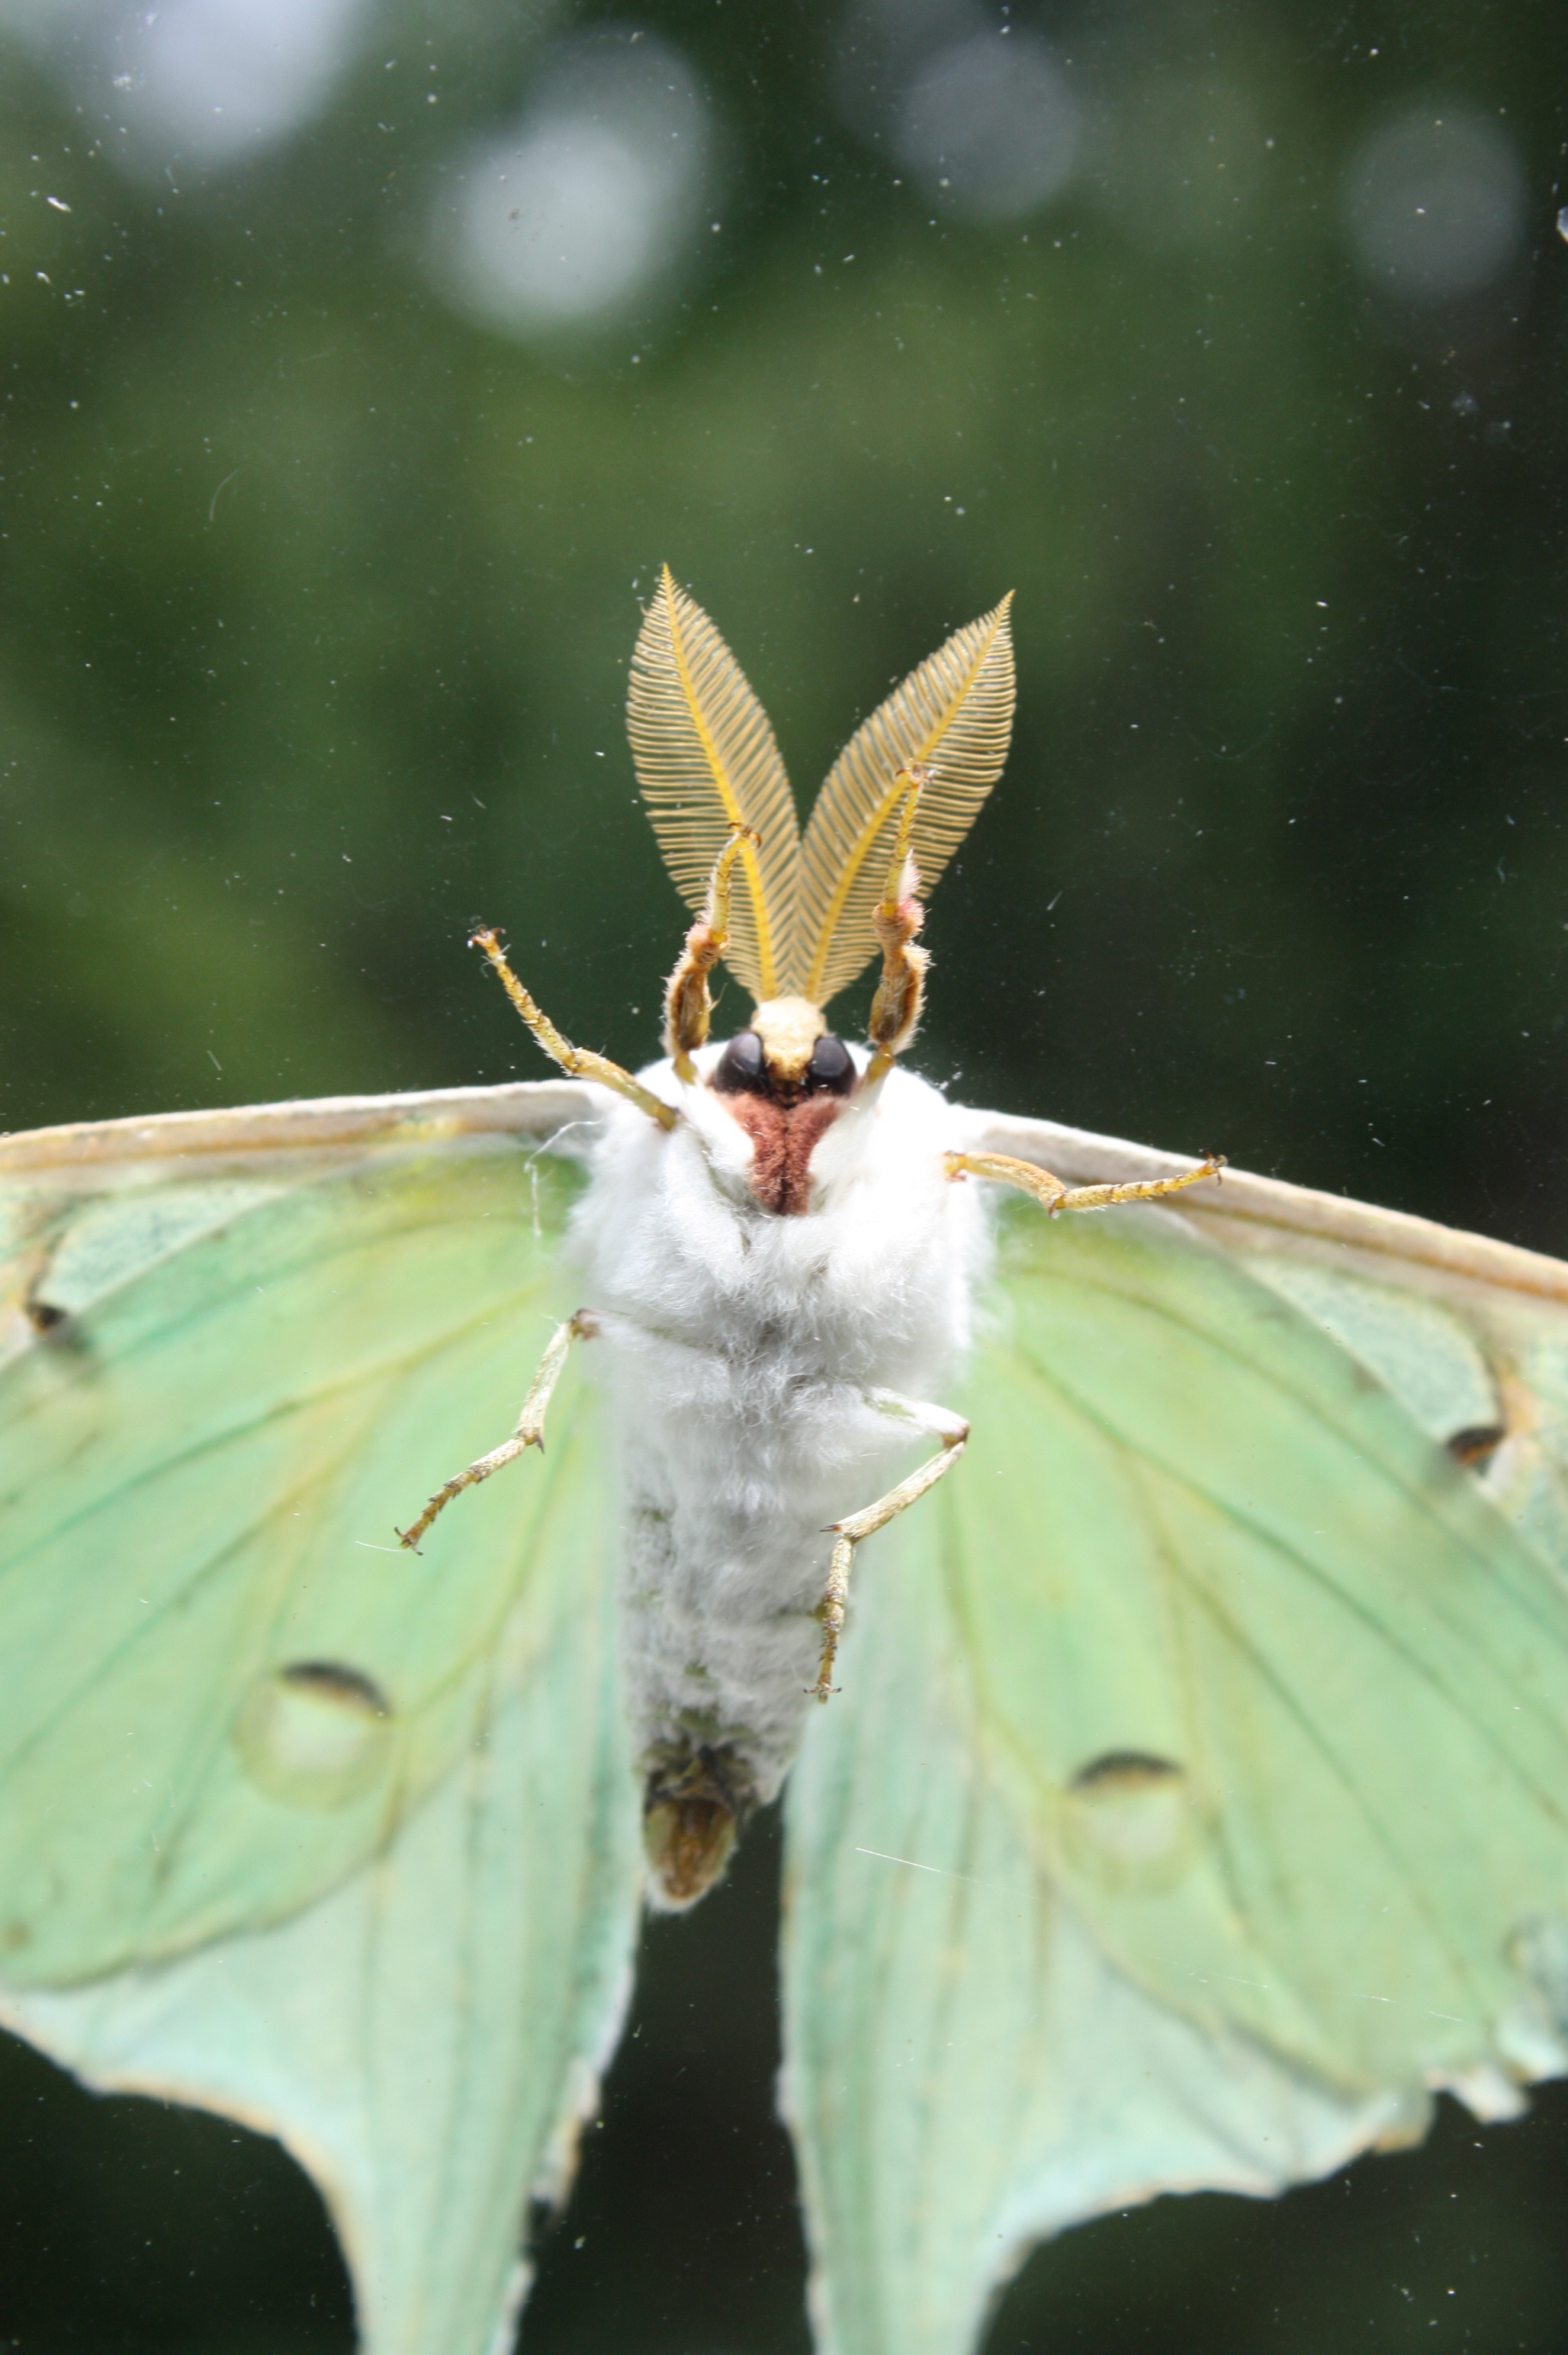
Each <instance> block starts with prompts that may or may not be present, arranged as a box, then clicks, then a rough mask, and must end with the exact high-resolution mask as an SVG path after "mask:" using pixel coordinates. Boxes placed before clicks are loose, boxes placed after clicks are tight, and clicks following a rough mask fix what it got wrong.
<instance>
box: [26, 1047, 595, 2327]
mask: <svg viewBox="0 0 1568 2355" xmlns="http://www.w3.org/2000/svg"><path fill="white" fill-rule="evenodd" d="M517 1093H518V1095H519V1096H522V1095H524V1094H525V1093H526V1092H522V1091H519V1092H517ZM559 1096H560V1091H553V1090H552V1091H546V1090H540V1091H539V1097H540V1098H541V1099H544V1098H546V1097H548V1098H549V1103H545V1104H542V1105H541V1107H540V1108H539V1110H540V1117H539V1120H538V1121H537V1122H535V1123H534V1124H535V1125H537V1126H539V1127H540V1128H548V1127H553V1126H554V1125H556V1124H557V1120H558V1118H559V1109H560V1108H559V1105H558V1104H557V1103H556V1099H557V1098H558V1097H559ZM306 1109H307V1111H308V1110H309V1109H310V1108H306ZM325 1109H327V1110H331V1109H333V1108H331V1107H328V1108H325ZM545 1112H549V1113H550V1114H552V1115H554V1116H552V1117H551V1118H549V1120H548V1122H547V1121H546V1120H545V1119H544V1118H543V1114H544V1113H545ZM230 1117H231V1118H232V1119H233V1121H234V1122H235V1124H237V1128H238V1129H241V1130H243V1132H244V1133H243V1135H242V1136H241V1137H240V1143H241V1144H243V1143H245V1142H247V1141H253V1138H252V1136H251V1130H252V1128H253V1125H254V1121H253V1116H248V1115H243V1114H236V1115H232V1116H230ZM530 1117H531V1114H530V1110H529V1107H528V1105H527V1104H526V1103H525V1104H524V1105H523V1107H522V1111H521V1113H520V1114H519V1115H518V1117H517V1120H516V1122H515V1125H516V1126H517V1127H519V1128H524V1127H527V1126H528V1124H529V1120H530ZM451 1125H453V1127H455V1126H456V1125H457V1124H455V1123H453V1124H451ZM96 1134H98V1135H103V1134H104V1133H103V1132H98V1133H96ZM90 1135H91V1133H90ZM21 1142H22V1143H23V1144H27V1142H28V1141H27V1140H22V1141H21ZM290 1142H291V1143H292V1142H293V1141H292V1140H290ZM214 1157H215V1156H213V1155H212V1154H211V1153H210V1152H208V1154H206V1155H205V1156H197V1155H195V1154H192V1155H190V1156H188V1157H187V1159H185V1160H182V1157H181V1156H179V1155H178V1154H177V1153H173V1152H171V1153H169V1154H166V1155H162V1154H158V1155H154V1156H148V1157H147V1158H145V1159H143V1160H140V1161H139V1160H137V1159H136V1158H135V1157H134V1156H133V1157H132V1158H130V1159H128V1160H127V1161H126V1162H125V1163H124V1164H123V1165H116V1164H115V1163H114V1162H113V1160H112V1156H110V1157H106V1159H105V1161H104V1162H103V1163H102V1164H101V1165H100V1164H98V1163H93V1162H89V1163H88V1164H87V1165H86V1166H85V1167H83V1166H77V1165H74V1164H72V1163H71V1162H70V1160H69V1156H63V1158H62V1166H61V1167H59V1168H58V1169H57V1168H54V1167H50V1166H49V1165H48V1160H47V1159H46V1160H45V1161H44V1162H43V1164H42V1165H41V1166H39V1167H33V1168H27V1169H23V1170H19V1171H16V1173H15V1174H14V1175H12V1176H11V1177H8V1178H6V1179H5V1184H4V1192H3V1194H0V1206H3V1209H4V1213H5V1218H6V1220H7V1222H8V1224H7V1227H6V1230H5V1252H6V1256H5V1258H4V1259H3V1260H0V1303H3V1304H4V1314H5V1316H6V1319H7V1323H6V1327H5V1346H6V1352H7V1354H6V1358H5V1365H4V1370H3V1372H0V1532H3V1536H0V1629H3V1631H4V1642H3V1644H0V1677H3V1678H4V1680H5V1689H4V1696H3V1706H0V2018H4V2019H5V2021H6V2023H7V2024H9V2025H11V2026H13V2027H15V2028H16V2030H18V2031H19V2032H20V2033H21V2034H23V2035H25V2036H27V2037H28V2038H29V2039H30V2040H31V2041H34V2042H36V2043H37V2044H39V2045H40V2046H41V2047H42V2048H43V2049H44V2050H46V2051H49V2052H51V2053H53V2054H54V2055H56V2056H57V2057H58V2058H59V2059H60V2060H62V2061H64V2062H66V2063H68V2065H69V2066H71V2067H73V2068H75V2069H77V2070H78V2071H79V2072H80V2073H81V2074H82V2075H83V2076H84V2077H85V2078H87V2079H88V2081H89V2082H91V2083H94V2084H97V2085H101V2086H113V2087H123V2088H129V2089H133V2090H144V2091H149V2092H154V2093H159V2094H165V2095H167V2096H170V2097H173V2098H176V2099H181V2100H187V2101H191V2102H195V2103H197V2104H201V2105H206V2106H208V2107H211V2108H215V2109H218V2110H220V2111H223V2112H226V2113H228V2114H229V2115H234V2116H236V2117H239V2118H241V2119H243V2120H245V2121H246V2122H247V2123H250V2124H252V2125H255V2126H261V2127H262V2128H264V2129H267V2130H270V2131H272V2132H274V2133H276V2134H277V2135H278V2136H279V2137H281V2139H283V2141H284V2142H285V2143H286V2144H287V2145H288V2146H289V2147H291V2148H292V2149H293V2151H294V2152H295V2154H296V2156H297V2157H298V2158H300V2159H301V2160H302V2162H303V2163H304V2165H305V2166H306V2167H307V2168H308V2169H310V2170H311V2172H312V2173H313V2174H314V2175H315V2178H316V2179H317V2181H318V2183H319V2184H320V2185H321V2188H322V2190H323V2191H324V2193H325V2197H326V2199H327V2201H328V2204H329V2206H330V2207H331V2209H332V2211H333V2213H334V2216H335V2218H336V2222H337V2223H338V2226H339V2229H340V2232H341V2233H342V2236H343V2240H344V2244H345V2248H346V2252H347V2257H348V2260H349V2264H350V2267H351V2271H352V2274H353V2278H354V2284H355V2291H356V2298H357V2307H358V2312H359V2319H360V2328H361V2336H362V2343H363V2344H364V2346H365V2347H366V2348H367V2349H368V2350H373V2355H394V2350H395V2355H484V2350H485V2349H486V2348H487V2347H488V2346H490V2345H491V2344H492V2342H493V2340H494V2338H495V2333H496V2329H497V2328H498V2326H499V2324H500V2321H501V2318H502V2317H503V2315H504V2314H505V2313H506V2312H507V2310H508V2308H509V2306H510V2305H511V2304H512V2303H514V2302H515V2298H516V2296H517V2293H518V2289H519V2286H520V2281H521V2275H520V2270H519V2261H518V2251H519V2245H520V2241H521V2234H522V2226H523V2219H524V2211H525V2208H526V2204H527V2200H528V2197H529V2195H530V2194H535V2195H542V2196H546V2197H553V2196H558V2195H559V2194H560V2191H561V2190H562V2189H563V2187H564V2184H565V2182H566V2180H567V2179H568V2177H569V2174H570V2170H571V2158H572V2154H573V2151H574V2147H575V2137H576V2131H577V2128H578V2126H579V2124H580V2123H581V2118H582V2116H583V2115H585V2114H586V2112H587V2111H588V2110H589V2109H590V2108H591V2107H592V2102H593V2100H594V2098H595V2084H596V2079H597V2073H598V2071H599V2068H600V2067H601V2065H602V2064H603V2060H604V2059H605V2057H606V2055H607V2052H608V2050H609V2048H610V2045H611V2043H612V2041H613V2036H614V2033H615V2030H616V2027H617V2024H618V2020H619V2017H620V2013H621V2009H622V2008H623V2006H624V1997H625V1989H626V1986H627V1983H628V1976H629V1971H630V1957H631V1952H632V1946H633V1943H634V1939H635V1926H636V1914H637V1902H638V1889H639V1880H640V1867H639V1861H638V1857H637V1841H636V1810H635V1796H634V1786H633V1782H632V1777H631V1774H630V1771H629V1764H628V1761H627V1759H626V1756H625V1742H624V1731H623V1726H622V1717H621V1706H620V1698H619V1686H618V1677H617V1673H616V1664H615V1643H614V1606H613V1548H614V1529H613V1510H612V1508H611V1507H610V1503H609V1500H608V1497H607V1494H606V1488H605V1483H604V1479H603V1459H602V1454H601V1439H600V1433H599V1418H598V1415H597V1412H596V1410H595V1406H594V1401H593V1399H592V1392H591V1391H589V1389H588V1388H587V1387H586V1386H585V1385H584V1383H583V1381H582V1380H581V1372H580V1370H579V1369H578V1368H576V1367H575V1366H574V1365H572V1364H571V1363H570V1362H569V1364H568V1367H567V1369H566V1372H565V1374H564V1376H563V1378H562V1380H561V1382H560V1387H559V1389H558V1391H557V1392H556V1395H555V1399H554V1401H553V1404H552V1407H551V1412H550V1419H549V1450H548V1453H547V1454H546V1455H543V1456H542V1457H541V1456H539V1455H537V1454H530V1455H528V1456H527V1457H526V1458H525V1459H524V1461H523V1462H522V1463H521V1464H520V1465H517V1467H515V1468H514V1469H513V1470H512V1471H511V1473H510V1474H509V1476H507V1478H505V1479H502V1480H497V1481H496V1482H494V1483H492V1484H489V1485H488V1486H485V1487H481V1488H480V1489H478V1490H477V1491H475V1492H474V1493H472V1494H470V1495H468V1496H466V1497H464V1499H463V1500H462V1505H461V1508H460V1509H459V1510H457V1511H454V1512H453V1513H452V1514H449V1515H448V1516H446V1517H445V1518H443V1520H441V1521H440V1522H438V1523H437V1524H436V1526H435V1528H434V1529H432V1532H431V1534H430V1536H429V1538H428V1539H427V1540H426V1541H425V1548H424V1551H423V1553H422V1555H421V1556H419V1557H415V1556H413V1555H411V1554H409V1553H405V1552H403V1551H401V1550H400V1549H399V1547H398V1543H397V1539H396V1536H395V1534H394V1523H395V1522H396V1521H399V1520H402V1521H406V1520H408V1519H409V1518H411V1516H412V1514H413V1513H414V1512H415V1511H416V1510H417V1509H418V1508H419V1507H420V1505H421V1504H422V1502H423V1500H424V1498H425V1497H427V1496H428V1495H429V1494H430V1492H431V1491H432V1489H433V1488H434V1487H436V1486H438V1485H439V1483H440V1482H441V1480H442V1479H443V1477H445V1476H448V1475H450V1474H451V1473H452V1472H453V1471H455V1470H457V1469H459V1468H460V1467H461V1466H462V1465H464V1463H465V1462H467V1461H468V1460H470V1459H471V1458H472V1457H473V1456H474V1455H477V1454H478V1453H480V1452H482V1451H483V1450H484V1449H485V1448H486V1447H488V1446H491V1445H493V1444H495V1443H496V1441H497V1440H498V1439H500V1438H502V1437H504V1436H505V1435H506V1433H507V1427H508V1424H509V1423H510V1421H511V1419H512V1418H513V1417H514V1416H515V1415H516V1412H517V1405H518V1402H519V1401H520V1400H521V1397H522V1394H523V1392H524V1391H525V1389H526V1388H527V1386H528V1380H529V1379H530V1377H531V1375H532V1372H533V1369H534V1367H535V1365H536V1363H537V1361H538V1359H539V1355H540V1354H541V1352H542V1350H543V1348H544V1347H545V1344H546V1343H547V1341H548V1340H549V1335H550V1332H551V1330H552V1327H553V1325H554V1323H555V1322H556V1320H558V1319H559V1318H560V1316H562V1315H564V1314H567V1313H569V1312H570V1310H571V1307H572V1306H574V1305H575V1303H574V1302H573V1300H572V1299H571V1296H570V1295H569V1294H564V1293H563V1291H562V1284H563V1281H565V1282H569V1281H570V1279H569V1278H564V1279H563V1276H562V1273H561V1271H560V1269H559V1267H558V1265H557V1260H558V1255H559V1247H560V1238H561V1233H562V1229H563V1223H564V1220H565V1215H566V1212H567V1209H568V1207H569V1204H570V1200H571V1195H572V1193H573V1191H574V1183H573V1180H572V1177H571V1173H570V1171H569V1170H568V1169H567V1168H566V1167H563V1166H562V1165H561V1164H560V1163H559V1162H556V1161H553V1160H551V1159H550V1158H549V1157H548V1156H544V1157H540V1156H538V1155H537V1154H535V1153H534V1152H532V1151H530V1150H528V1149H527V1140H526V1139H525V1138H523V1137H519V1136H518V1135H505V1134H491V1135H483V1134H481V1135H457V1134H451V1135H439V1134H433V1135H430V1136H429V1138H428V1140H427V1141H426V1142H424V1143H422V1144H421V1143H417V1142H407V1143H396V1144H386V1145H382V1146H374V1147H372V1148H371V1149H366V1150H355V1151H347V1150H337V1151H323V1152H312V1151H309V1150H305V1149H280V1146H279V1144H278V1143H273V1144H272V1146H271V1147H270V1149H269V1150H267V1151H266V1152H263V1153H259V1154H255V1155H252V1156H250V1157H249V1158H247V1157H246V1156H245V1155H244V1154H243V1153H240V1154H238V1155H237V1156H233V1157H232V1166H229V1167H225V1168H223V1169H221V1170H219V1171H215V1170H214V1169H213V1168H212V1167H211V1166H210V1164H211V1163H212V1161H213V1159H214ZM204 1159H205V1162H206V1163H207V1164H208V1165H209V1166H207V1167H203V1166H202V1164H203V1160H204Z"/></svg>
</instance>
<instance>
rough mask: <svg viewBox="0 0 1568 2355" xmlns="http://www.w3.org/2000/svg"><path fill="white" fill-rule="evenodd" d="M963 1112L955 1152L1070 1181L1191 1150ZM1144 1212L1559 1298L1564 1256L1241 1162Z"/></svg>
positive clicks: (1405, 1274) (1169, 1172) (1222, 1234)
mask: <svg viewBox="0 0 1568 2355" xmlns="http://www.w3.org/2000/svg"><path fill="white" fill-rule="evenodd" d="M963 1120H964V1124H965V1128H964V1150H965V1152H971V1153H976V1152H985V1153H1011V1154H1016V1155H1017V1156H1018V1157H1019V1159H1020V1160H1022V1161H1033V1162H1036V1163H1038V1164H1039V1165H1040V1167H1044V1168H1048V1169H1050V1170H1051V1171H1052V1172H1053V1173H1054V1174H1055V1175H1056V1176H1057V1177H1063V1178H1066V1179H1067V1180H1068V1181H1069V1182H1070V1183H1072V1184H1075V1185H1076V1184H1081V1183H1083V1182H1085V1181H1088V1180H1092V1179H1094V1178H1101V1177H1104V1178H1113V1179H1116V1180H1118V1181H1119V1180H1122V1179H1125V1178H1133V1179H1136V1178H1144V1177H1176V1176H1178V1175H1179V1173H1180V1172H1181V1171H1183V1170H1186V1169H1190V1168H1191V1167H1192V1164H1193V1162H1194V1160H1195V1159H1197V1158H1198V1156H1196V1155H1194V1154H1180V1153H1165V1152H1161V1151H1160V1150H1158V1149H1157V1147H1156V1146H1148V1145H1132V1144H1129V1143H1128V1142H1127V1140H1126V1139H1125V1137H1119V1136H1097V1135H1094V1133H1093V1131H1092V1130H1089V1129H1083V1128H1064V1127H1059V1126H1058V1125H1057V1124H1055V1123H1054V1122H1051V1121H1044V1120H1015V1119H1012V1118H1010V1117H1009V1116H1008V1114H1005V1113H991V1112H972V1111H968V1110H965V1113H964V1114H963ZM1153 1214H1154V1215H1156V1216H1163V1217H1179V1218H1182V1219H1185V1220H1189V1221H1190V1223H1191V1224H1192V1225H1194V1226H1196V1227H1198V1228H1199V1229H1200V1231H1204V1232H1212V1233H1213V1234H1214V1235H1215V1237H1216V1239H1217V1240H1220V1241H1225V1242H1226V1243H1228V1244H1229V1243H1234V1244H1236V1245H1238V1246H1240V1247H1243V1248H1245V1247H1246V1246H1247V1245H1249V1244H1251V1245H1253V1247H1255V1248H1259V1249H1263V1248H1270V1249H1277V1248H1280V1247H1282V1246H1284V1247H1286V1248H1288V1247H1289V1246H1290V1245H1291V1244H1292V1243H1293V1242H1299V1243H1303V1244H1307V1245H1321V1244H1328V1245H1333V1246H1338V1247H1339V1251H1340V1252H1350V1253H1365V1254H1367V1255H1368V1258H1369V1262H1371V1261H1375V1262H1378V1263H1381V1265H1382V1266H1383V1268H1384V1269H1388V1268H1389V1267H1390V1263H1391V1262H1397V1263H1399V1270H1400V1274H1401V1277H1402V1279H1403V1280H1407V1281H1408V1280H1414V1281H1416V1282H1420V1281H1421V1280H1422V1277H1423V1274H1425V1275H1426V1276H1428V1277H1429V1278H1430V1280H1431V1282H1432V1283H1433V1284H1434V1285H1435V1286H1436V1287H1438V1288H1442V1289H1447V1288H1448V1287H1449V1286H1450V1285H1451V1284H1453V1283H1454V1282H1455V1281H1456V1280H1457V1281H1459V1282H1467V1283H1471V1284H1482V1285H1487V1286H1490V1287H1495V1288H1497V1289H1499V1290H1502V1291H1504V1292H1510V1293H1515V1294H1520V1295H1526V1296H1529V1297H1533V1298H1535V1299H1538V1300H1541V1301H1549V1302H1552V1303H1554V1304H1555V1305H1558V1306H1559V1307H1563V1308H1568V1261H1563V1260H1558V1259H1551V1258H1549V1257H1548V1256H1547V1255H1546V1254H1545V1253H1544V1252H1532V1251H1525V1250H1523V1249H1522V1248H1521V1247H1520V1245H1519V1244H1517V1243H1505V1242H1498V1241H1494V1240H1493V1239H1492V1238H1491V1237H1490V1236H1488V1235H1473V1234H1467V1233H1465V1232H1464V1231H1462V1230H1461V1229H1459V1228H1457V1227H1444V1226H1439V1225H1438V1224H1437V1222H1436V1220H1433V1219H1419V1218H1415V1217H1413V1215H1412V1214H1411V1213H1410V1212H1409V1211H1407V1210H1385V1209H1379V1208H1378V1206H1377V1205H1376V1204H1375V1203H1371V1202H1354V1201H1350V1200H1349V1199H1346V1198H1345V1197H1344V1196H1342V1195H1339V1194H1320V1193H1317V1192H1316V1191H1314V1190H1313V1188H1310V1187H1307V1186H1290V1185H1287V1184H1285V1181H1284V1180H1283V1179H1282V1178H1278V1177H1254V1176H1253V1174H1252V1173H1251V1172H1249V1171H1247V1170H1244V1169H1227V1170H1226V1171H1225V1174H1224V1177H1222V1179H1221V1180H1220V1181H1219V1182H1218V1183H1217V1184H1216V1185H1214V1186H1212V1187H1205V1188H1193V1189H1192V1190H1191V1191H1189V1192H1187V1193H1184V1194H1183V1195H1182V1196H1181V1198H1180V1209H1170V1210H1164V1209H1160V1210H1157V1211H1156V1212H1154V1213H1153Z"/></svg>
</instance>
